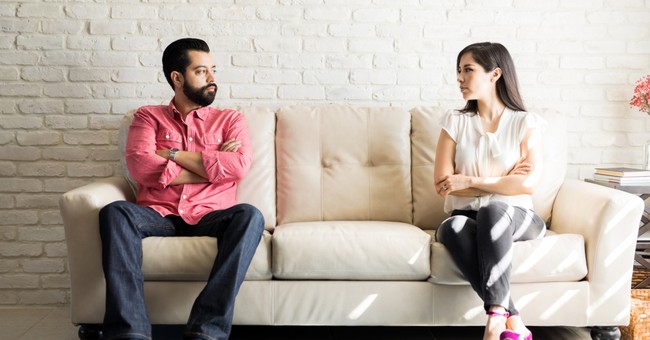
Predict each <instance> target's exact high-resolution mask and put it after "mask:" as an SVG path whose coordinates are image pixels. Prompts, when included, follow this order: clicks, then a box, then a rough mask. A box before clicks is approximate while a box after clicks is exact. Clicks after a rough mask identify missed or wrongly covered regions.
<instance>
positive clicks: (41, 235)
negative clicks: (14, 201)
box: [18, 195, 65, 242]
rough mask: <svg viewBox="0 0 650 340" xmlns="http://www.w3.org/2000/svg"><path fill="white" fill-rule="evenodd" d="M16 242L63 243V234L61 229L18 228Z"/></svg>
mask: <svg viewBox="0 0 650 340" xmlns="http://www.w3.org/2000/svg"><path fill="white" fill-rule="evenodd" d="M57 196H59V195H57ZM59 197H60V196H59ZM55 205H56V203H55ZM18 240H20V241H23V242H37V241H38V242H57V241H65V232H64V230H63V227H47V228H44V227H20V228H18Z"/></svg>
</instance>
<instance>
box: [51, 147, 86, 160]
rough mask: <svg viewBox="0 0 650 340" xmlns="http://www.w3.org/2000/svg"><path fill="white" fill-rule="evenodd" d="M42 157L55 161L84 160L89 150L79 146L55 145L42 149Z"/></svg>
mask: <svg viewBox="0 0 650 340" xmlns="http://www.w3.org/2000/svg"><path fill="white" fill-rule="evenodd" d="M42 153H43V155H42V159H44V160H54V161H82V160H86V159H87V158H88V155H89V153H90V151H89V150H85V149H80V148H77V147H53V148H45V149H43V150H42Z"/></svg>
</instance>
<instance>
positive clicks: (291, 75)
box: [253, 70, 302, 84]
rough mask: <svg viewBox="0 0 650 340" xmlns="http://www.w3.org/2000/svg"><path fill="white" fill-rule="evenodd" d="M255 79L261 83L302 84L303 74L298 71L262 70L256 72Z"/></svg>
mask: <svg viewBox="0 0 650 340" xmlns="http://www.w3.org/2000/svg"><path fill="white" fill-rule="evenodd" d="M253 78H254V81H255V82H256V83H260V84H300V83H301V82H302V75H301V74H300V73H299V72H297V71H283V70H260V71H257V72H255V75H254V77H253Z"/></svg>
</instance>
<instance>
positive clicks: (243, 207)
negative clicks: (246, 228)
mask: <svg viewBox="0 0 650 340" xmlns="http://www.w3.org/2000/svg"><path fill="white" fill-rule="evenodd" d="M237 209H238V212H239V213H241V214H242V215H244V216H246V218H247V219H248V220H250V221H251V223H250V226H251V227H257V228H262V229H263V228H264V215H263V214H262V212H261V211H260V210H259V209H257V207H255V206H254V205H251V204H248V203H240V204H238V205H237Z"/></svg>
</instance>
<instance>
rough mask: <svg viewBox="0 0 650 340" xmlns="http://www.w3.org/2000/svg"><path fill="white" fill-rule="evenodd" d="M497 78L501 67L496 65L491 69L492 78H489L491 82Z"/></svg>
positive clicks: (499, 76) (499, 75)
mask: <svg viewBox="0 0 650 340" xmlns="http://www.w3.org/2000/svg"><path fill="white" fill-rule="evenodd" d="M499 78H501V68H499V67H497V68H495V69H494V70H492V78H490V80H492V82H496V81H497V80H499Z"/></svg>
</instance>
